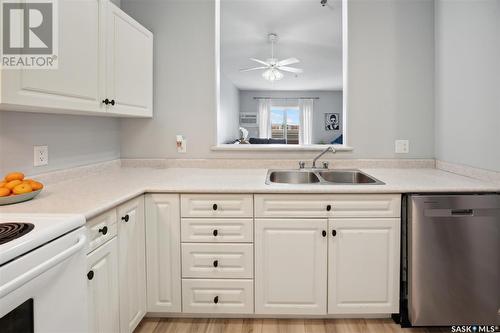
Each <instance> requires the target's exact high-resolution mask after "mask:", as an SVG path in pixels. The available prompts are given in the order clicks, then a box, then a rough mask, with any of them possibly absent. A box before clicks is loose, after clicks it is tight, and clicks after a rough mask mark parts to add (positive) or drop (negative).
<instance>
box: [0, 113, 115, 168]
mask: <svg viewBox="0 0 500 333" xmlns="http://www.w3.org/2000/svg"><path fill="white" fill-rule="evenodd" d="M34 145H48V146H49V165H47V166H42V167H36V168H34V167H33V146H34ZM0 157H1V158H0V176H2V175H4V174H5V173H6V172H9V171H14V170H18V171H22V172H25V173H27V174H36V173H41V172H46V171H51V170H57V169H64V168H68V167H75V166H80V165H85V164H91V163H96V162H102V161H108V160H113V159H116V158H119V157H120V136H119V120H118V119H113V118H103V117H86V116H67V115H55V114H51V115H49V114H36V113H22V112H5V111H4V112H0Z"/></svg>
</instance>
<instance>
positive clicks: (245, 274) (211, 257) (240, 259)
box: [182, 243, 253, 279]
mask: <svg viewBox="0 0 500 333" xmlns="http://www.w3.org/2000/svg"><path fill="white" fill-rule="evenodd" d="M182 277H183V278H237V279H243V278H253V245H252V244H205V243H204V244H196V243H183V244H182Z"/></svg>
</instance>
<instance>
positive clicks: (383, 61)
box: [347, 0, 434, 158]
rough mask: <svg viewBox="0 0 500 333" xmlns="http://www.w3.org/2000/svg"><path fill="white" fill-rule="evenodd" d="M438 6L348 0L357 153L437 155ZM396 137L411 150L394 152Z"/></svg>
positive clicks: (351, 137)
mask: <svg viewBox="0 0 500 333" xmlns="http://www.w3.org/2000/svg"><path fill="white" fill-rule="evenodd" d="M433 6H434V4H433V1H430V0H378V1H373V0H351V1H349V57H348V59H349V76H348V79H349V83H348V87H349V90H348V94H349V96H348V105H349V108H348V113H347V126H348V133H347V139H348V144H349V145H351V146H353V147H354V149H355V155H356V156H357V157H367V158H373V157H402V158H406V157H430V158H431V157H433V156H434V148H433V146H434V125H433V124H434V17H433ZM395 139H409V140H410V154H404V155H399V154H394V140H395ZM398 155H399V156H398Z"/></svg>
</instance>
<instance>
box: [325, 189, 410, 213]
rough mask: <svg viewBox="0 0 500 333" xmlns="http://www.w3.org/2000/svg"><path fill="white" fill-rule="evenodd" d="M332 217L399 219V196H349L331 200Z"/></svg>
mask: <svg viewBox="0 0 500 333" xmlns="http://www.w3.org/2000/svg"><path fill="white" fill-rule="evenodd" d="M332 211H333V216H334V217H400V216H401V195H399V194H363V195H359V194H350V195H337V196H335V197H334V199H333V204H332Z"/></svg>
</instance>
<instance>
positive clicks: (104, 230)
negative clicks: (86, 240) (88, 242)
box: [98, 226, 108, 235]
mask: <svg viewBox="0 0 500 333" xmlns="http://www.w3.org/2000/svg"><path fill="white" fill-rule="evenodd" d="M98 231H99V232H100V233H101V234H103V235H106V234H107V233H108V227H107V226H104V227H102V228H101V229H99V230H98Z"/></svg>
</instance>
